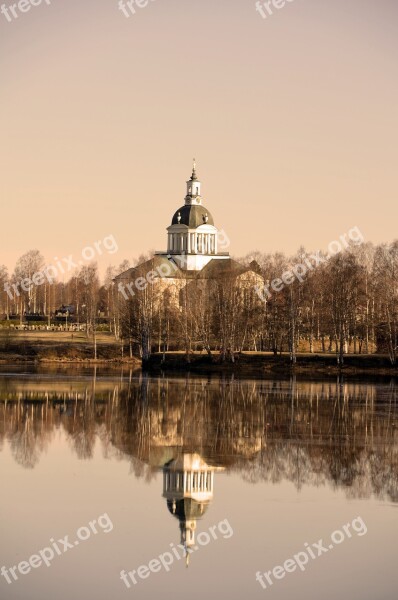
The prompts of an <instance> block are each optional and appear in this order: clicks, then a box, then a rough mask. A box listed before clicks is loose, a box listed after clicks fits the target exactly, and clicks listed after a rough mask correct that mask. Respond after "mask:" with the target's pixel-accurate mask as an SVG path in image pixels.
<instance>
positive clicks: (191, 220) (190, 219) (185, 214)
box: [171, 204, 214, 229]
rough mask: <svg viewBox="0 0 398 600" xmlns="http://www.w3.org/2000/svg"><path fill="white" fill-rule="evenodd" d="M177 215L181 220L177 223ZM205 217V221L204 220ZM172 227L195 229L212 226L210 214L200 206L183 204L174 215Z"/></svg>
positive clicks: (212, 221)
mask: <svg viewBox="0 0 398 600" xmlns="http://www.w3.org/2000/svg"><path fill="white" fill-rule="evenodd" d="M179 215H181V220H180V221H179ZM206 217H207V220H206ZM171 224H172V225H179V224H180V225H187V226H188V227H189V228H190V229H196V227H199V226H200V225H214V220H213V217H212V215H211V214H210V212H209V211H208V210H207V208H205V207H204V206H202V205H200V204H185V205H184V206H181V208H179V209H178V210H177V212H176V213H174V216H173V220H172V222H171Z"/></svg>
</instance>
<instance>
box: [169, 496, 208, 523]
mask: <svg viewBox="0 0 398 600" xmlns="http://www.w3.org/2000/svg"><path fill="white" fill-rule="evenodd" d="M208 506H209V501H208V500H206V501H202V502H198V501H197V500H194V499H193V498H181V499H178V500H175V501H173V500H167V508H168V509H169V512H170V513H171V514H172V515H174V516H175V517H177V518H178V519H179V520H180V521H185V520H191V519H200V518H201V517H203V515H204V514H205V512H206V510H207V509H208Z"/></svg>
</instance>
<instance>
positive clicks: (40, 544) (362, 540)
mask: <svg viewBox="0 0 398 600" xmlns="http://www.w3.org/2000/svg"><path fill="white" fill-rule="evenodd" d="M397 390H398V388H397V385H396V383H395V382H394V381H389V380H382V379H380V380H378V381H371V380H367V381H352V382H347V381H344V380H339V379H329V380H324V381H303V380H299V379H296V378H294V377H292V378H290V379H263V380H260V379H259V380H248V379H246V380H244V379H242V380H237V379H234V378H233V377H231V376H224V377H218V376H215V375H211V376H209V377H208V378H207V377H196V376H189V375H175V376H163V377H149V376H145V375H142V374H140V373H136V372H129V371H128V370H127V371H124V372H121V373H120V372H107V371H101V370H96V371H92V370H89V369H87V370H84V371H83V370H80V371H77V370H73V369H41V370H40V371H38V370H34V369H31V370H30V371H29V370H27V371H23V372H22V371H20V370H18V369H13V370H11V369H10V368H7V367H5V366H4V365H3V366H2V371H1V372H0V469H1V477H2V493H1V495H0V509H1V551H0V567H3V568H2V576H1V577H0V598H1V599H2V600H13V599H18V600H20V599H29V600H36V599H37V600H39V599H40V600H43V599H45V600H47V598H48V599H53V598H57V599H60V600H66V599H68V600H69V599H70V598H71V597H72V598H88V599H90V600H91V599H93V600H94V599H95V600H102V599H103V600H109V599H110V598H112V600H119V599H126V598H129V597H130V598H133V597H134V598H136V599H137V598H138V599H146V598H148V599H149V598H151V599H152V598H154V597H156V596H158V595H159V594H162V595H163V596H164V597H166V598H169V597H172V598H174V599H176V600H178V599H180V598H181V599H184V600H186V598H192V599H195V600H196V599H199V598H200V599H201V600H202V599H203V598H206V597H208V598H214V597H217V598H234V599H235V598H242V597H244V598H250V599H252V598H253V599H257V598H258V599H261V598H273V599H275V600H279V599H290V598H297V599H299V600H301V599H306V600H307V599H308V598H318V597H322V598H323V599H324V600H329V599H336V598H338V597H344V598H345V597H347V598H350V599H358V600H359V599H360V600H366V599H368V598H369V600H370V599H371V600H395V599H396V597H397V591H398V585H397V584H398V569H397V566H396V554H395V551H396V547H397V546H396V540H397V532H398V528H397V523H398V511H397V507H398V404H397V399H398V392H397Z"/></svg>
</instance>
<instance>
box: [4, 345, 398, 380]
mask: <svg viewBox="0 0 398 600" xmlns="http://www.w3.org/2000/svg"><path fill="white" fill-rule="evenodd" d="M163 358H164V357H163V354H159V353H154V354H153V355H152V356H151V357H150V359H149V360H148V361H146V362H143V361H141V359H140V358H139V357H136V356H133V357H132V358H131V357H130V356H128V353H127V352H126V351H125V352H124V356H123V357H122V356H121V349H120V345H119V344H109V343H108V344H98V346H97V358H96V359H94V358H93V348H92V345H90V344H84V345H83V344H79V345H78V344H71V343H68V344H65V343H63V344H52V345H47V344H34V343H33V344H32V343H28V344H24V345H22V346H21V345H20V344H18V345H17V344H15V345H14V344H12V345H10V347H9V348H7V349H2V350H0V365H1V366H3V367H6V366H7V365H12V366H33V367H34V366H36V367H38V366H42V367H46V366H48V367H51V366H60V367H85V368H86V367H96V366H100V367H106V368H119V367H123V366H128V367H130V368H132V369H134V370H140V371H142V372H143V373H148V374H149V375H151V374H154V375H159V374H161V373H170V374H173V373H188V374H189V373H192V374H198V375H211V374H214V375H216V374H219V375H224V374H225V375H227V374H228V375H236V376H238V377H244V378H249V377H266V378H269V377H276V378H277V377H286V376H291V375H296V376H299V377H306V378H311V379H318V378H322V377H323V378H324V377H337V376H347V377H350V378H358V377H364V376H366V377H398V365H395V366H393V365H391V363H390V360H389V358H388V356H387V355H380V354H369V355H365V354H348V355H345V357H344V364H343V366H340V365H338V364H337V361H336V355H335V354H309V353H299V354H297V362H296V364H295V365H292V364H291V363H290V357H289V354H288V353H284V354H282V355H277V356H275V355H274V354H272V353H269V352H257V353H255V352H242V353H240V354H236V355H235V362H233V363H232V362H224V363H223V362H220V355H219V354H218V353H216V354H212V355H211V356H209V355H207V354H203V353H199V352H197V353H192V354H191V355H190V357H189V362H187V360H186V355H185V353H184V352H168V353H166V355H165V360H163Z"/></svg>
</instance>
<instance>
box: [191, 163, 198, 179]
mask: <svg viewBox="0 0 398 600" xmlns="http://www.w3.org/2000/svg"><path fill="white" fill-rule="evenodd" d="M191 179H192V181H194V180H195V179H197V177H196V158H194V159H193V165H192V176H191Z"/></svg>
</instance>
